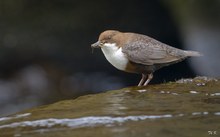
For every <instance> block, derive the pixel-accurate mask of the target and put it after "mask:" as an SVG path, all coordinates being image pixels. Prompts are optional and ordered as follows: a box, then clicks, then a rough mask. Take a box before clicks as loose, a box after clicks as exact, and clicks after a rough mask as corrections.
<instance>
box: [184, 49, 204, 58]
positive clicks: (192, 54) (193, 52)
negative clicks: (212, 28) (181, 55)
mask: <svg viewBox="0 0 220 137" xmlns="http://www.w3.org/2000/svg"><path fill="white" fill-rule="evenodd" d="M184 52H185V53H186V55H187V56H189V57H191V56H194V57H200V56H203V55H202V54H201V53H199V52H197V51H190V50H188V51H184Z"/></svg>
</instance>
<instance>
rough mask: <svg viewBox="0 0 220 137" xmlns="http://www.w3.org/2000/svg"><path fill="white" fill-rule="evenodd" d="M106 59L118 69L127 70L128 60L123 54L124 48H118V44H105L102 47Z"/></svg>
mask: <svg viewBox="0 0 220 137" xmlns="http://www.w3.org/2000/svg"><path fill="white" fill-rule="evenodd" d="M101 49H102V52H103V54H104V55H105V58H106V59H107V60H108V61H109V62H110V63H111V64H112V65H113V66H114V67H116V68H117V69H119V70H125V68H126V66H127V63H128V59H127V57H126V55H125V54H124V53H123V52H122V48H121V47H118V46H116V43H105V44H104V45H103V46H102V47H101Z"/></svg>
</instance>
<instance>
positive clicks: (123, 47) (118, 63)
mask: <svg viewBox="0 0 220 137" xmlns="http://www.w3.org/2000/svg"><path fill="white" fill-rule="evenodd" d="M91 47H92V48H101V50H102V52H103V53H104V55H105V58H106V59H107V60H108V61H109V62H110V63H111V64H112V65H113V66H114V67H116V68H117V69H119V70H122V71H125V72H130V73H137V74H142V78H141V80H140V82H139V84H138V86H146V85H147V84H148V83H149V82H150V80H151V79H152V78H153V73H154V71H156V70H158V69H160V68H162V67H164V66H168V65H171V64H174V63H177V62H180V61H182V60H184V59H186V58H187V57H191V56H201V54H200V53H199V52H196V51H186V50H181V49H177V48H174V47H171V46H169V45H167V44H164V43H162V42H159V41H157V40H155V39H153V38H151V37H148V36H146V35H142V34H137V33H130V32H120V31H117V30H106V31H104V32H102V33H101V34H100V35H99V39H98V41H97V42H96V43H94V44H92V45H91Z"/></svg>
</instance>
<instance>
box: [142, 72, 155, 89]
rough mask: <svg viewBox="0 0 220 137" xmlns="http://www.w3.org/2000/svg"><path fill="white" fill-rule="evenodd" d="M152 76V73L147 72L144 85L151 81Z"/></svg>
mask: <svg viewBox="0 0 220 137" xmlns="http://www.w3.org/2000/svg"><path fill="white" fill-rule="evenodd" d="M152 78H153V73H150V74H148V78H147V80H146V81H145V82H144V86H146V85H147V84H148V83H149V82H150V81H151V79H152Z"/></svg>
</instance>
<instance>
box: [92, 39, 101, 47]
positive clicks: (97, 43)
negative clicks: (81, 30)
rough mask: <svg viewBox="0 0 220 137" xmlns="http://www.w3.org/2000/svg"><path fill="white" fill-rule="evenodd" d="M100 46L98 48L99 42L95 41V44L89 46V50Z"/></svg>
mask: <svg viewBox="0 0 220 137" xmlns="http://www.w3.org/2000/svg"><path fill="white" fill-rule="evenodd" d="M100 47H101V46H100V42H99V41H97V42H96V43H93V44H92V45H91V48H100Z"/></svg>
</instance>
